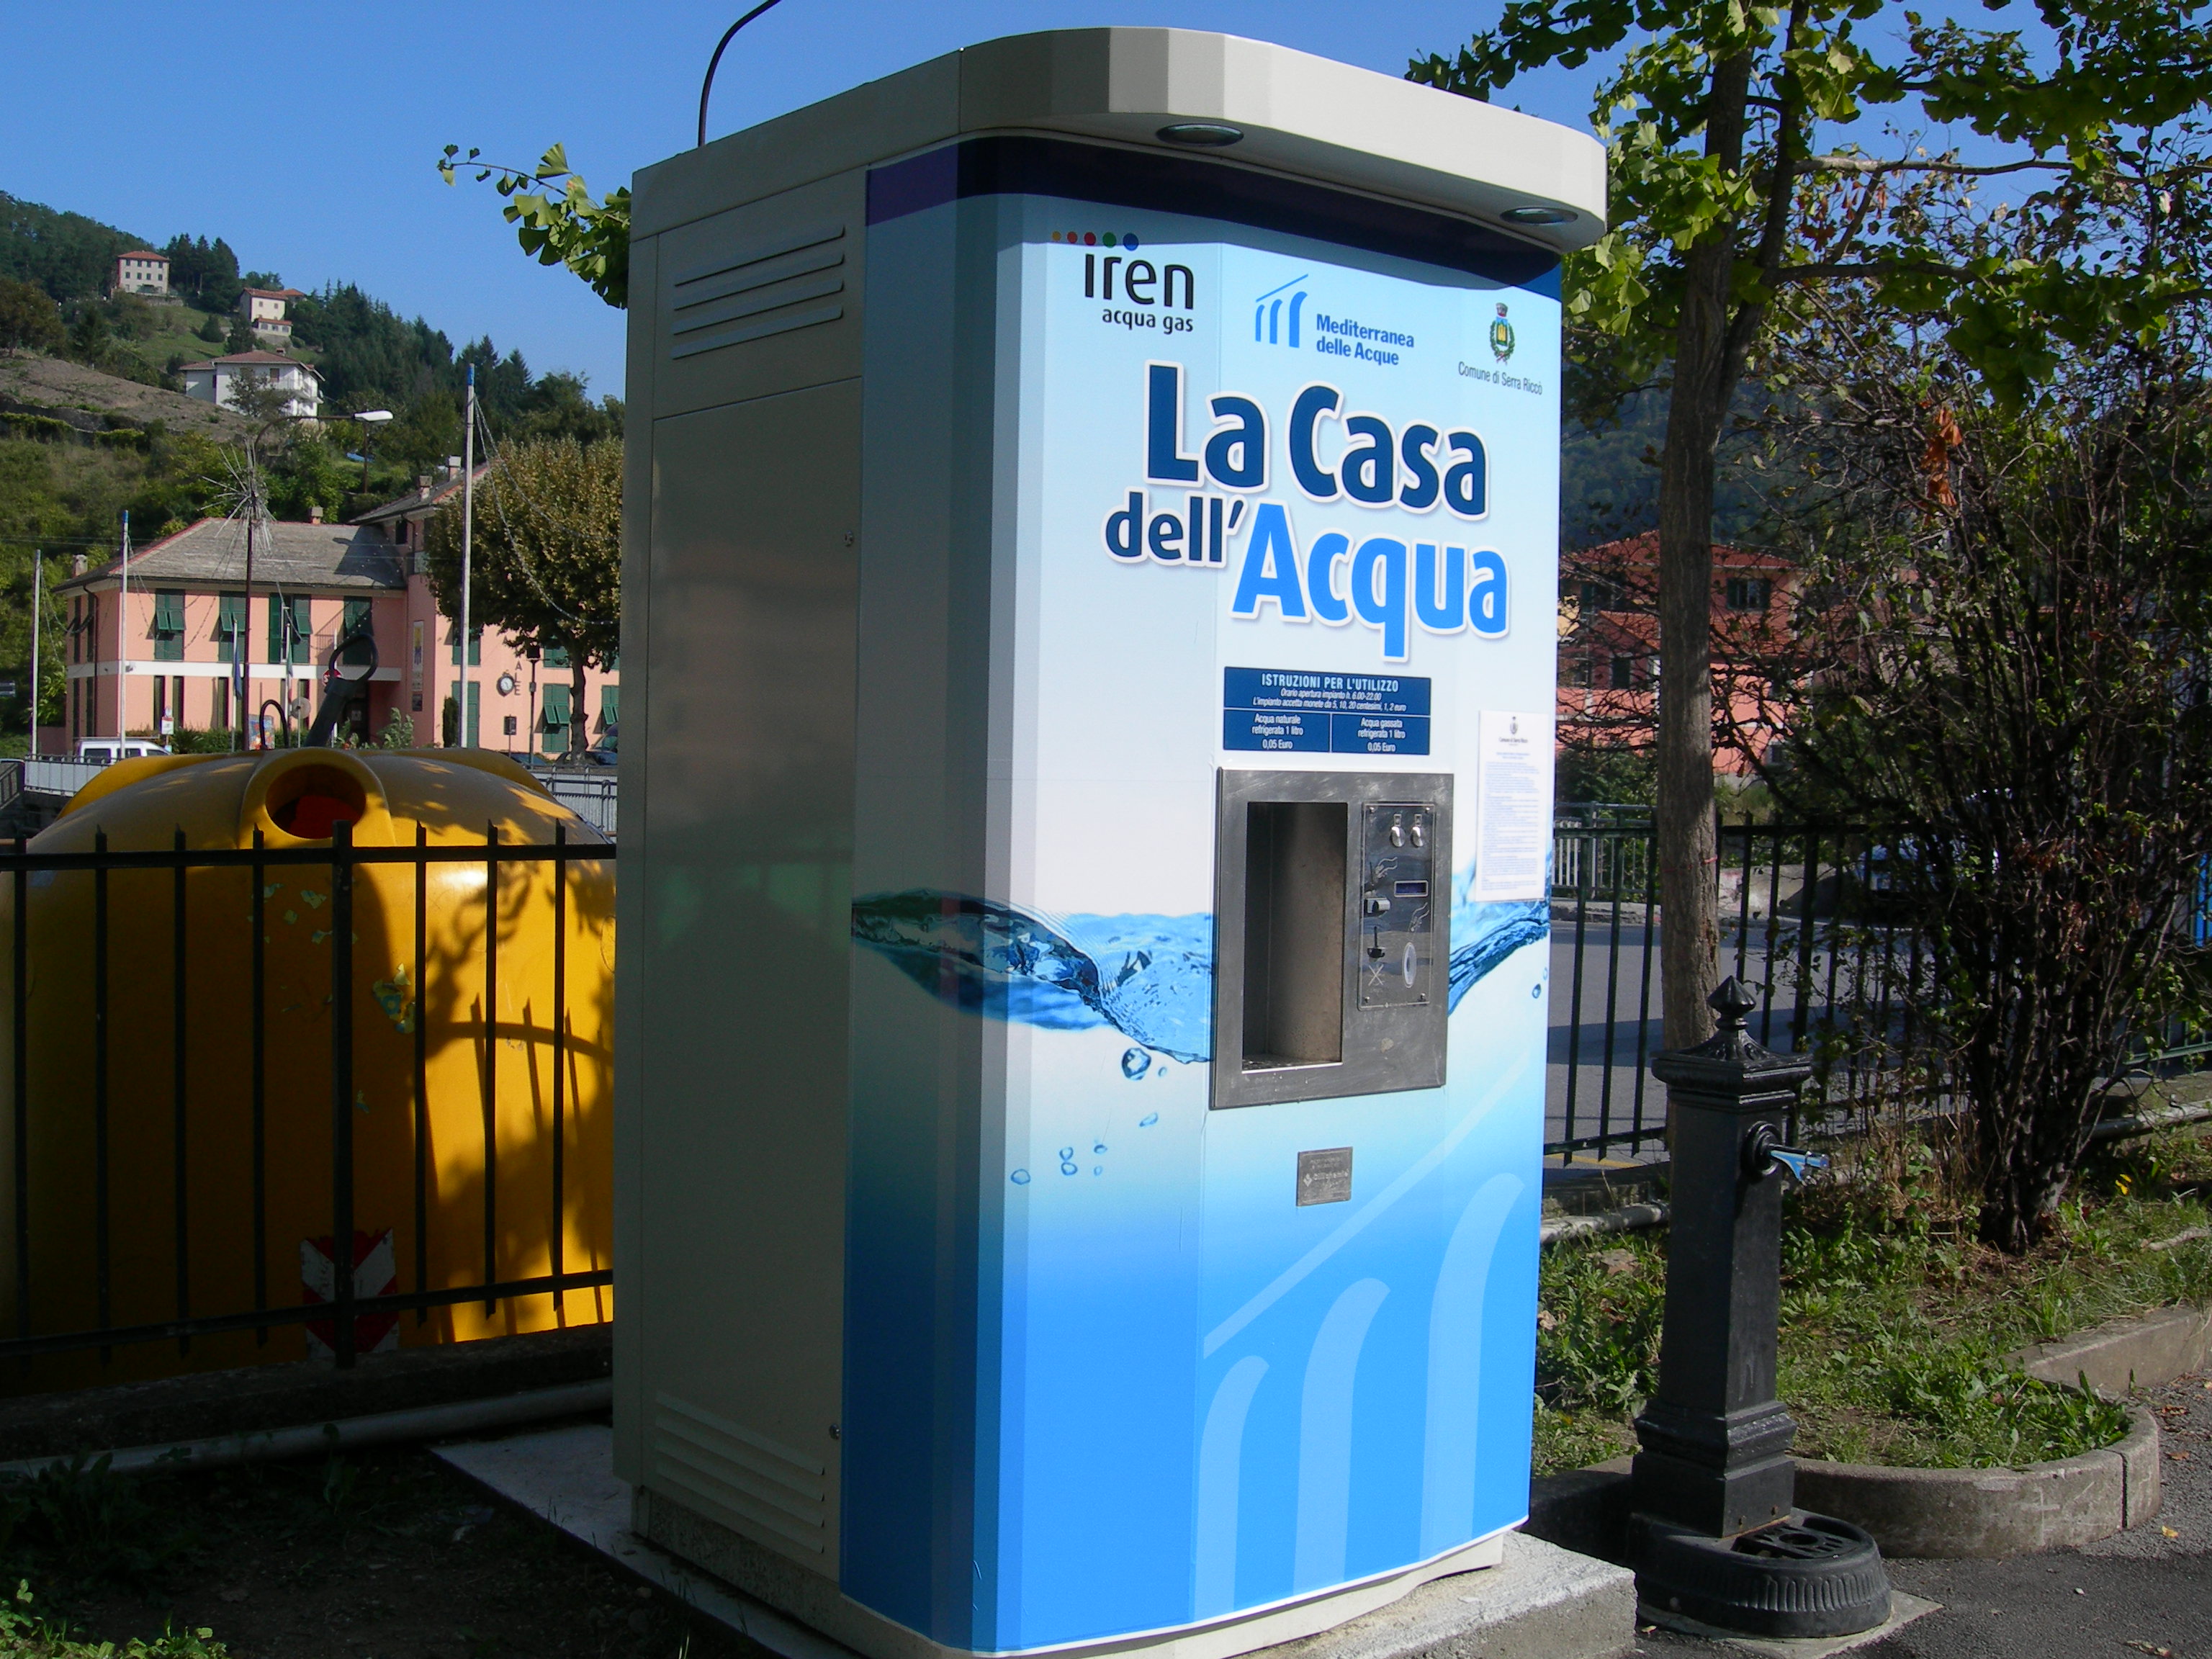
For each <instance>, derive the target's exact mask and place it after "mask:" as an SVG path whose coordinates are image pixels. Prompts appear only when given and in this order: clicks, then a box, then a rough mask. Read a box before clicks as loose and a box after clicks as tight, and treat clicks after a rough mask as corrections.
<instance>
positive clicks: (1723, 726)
mask: <svg viewBox="0 0 2212 1659" xmlns="http://www.w3.org/2000/svg"><path fill="white" fill-rule="evenodd" d="M1797 575H1798V572H1797V570H1796V567H1795V566H1793V565H1791V564H1790V562H1788V561H1787V560H1784V559H1782V558H1779V557H1777V556H1775V555H1773V554H1771V553H1761V552H1757V551H1754V550H1751V549H1748V548H1740V547H1725V546H1716V547H1715V548H1714V549H1713V592H1712V624H1713V633H1712V653H1713V764H1714V766H1715V768H1716V769H1718V770H1721V771H1724V772H1729V773H1735V774H1742V773H1747V772H1749V771H1750V770H1751V769H1752V762H1753V758H1754V757H1756V758H1761V759H1763V758H1765V756H1766V755H1767V753H1768V751H1769V750H1771V747H1772V745H1773V744H1774V743H1775V741H1776V738H1777V736H1778V727H1779V725H1780V717H1781V713H1782V708H1783V704H1784V694H1783V693H1782V692H1781V690H1779V689H1778V687H1777V686H1776V685H1775V684H1773V681H1772V678H1771V675H1772V669H1773V664H1774V661H1775V659H1776V657H1777V655H1778V650H1779V647H1781V645H1782V644H1783V642H1784V633H1785V630H1786V629H1788V628H1789V625H1790V620H1789V619H1790V606H1791V605H1792V603H1793V602H1794V599H1795V595H1796V580H1797ZM1658 592H1659V537H1658V533H1657V532H1656V531H1654V532H1645V533H1644V534H1643V535H1640V536H1631V537H1627V538H1623V539H1622V540H1620V541H1613V542H1607V543H1604V544H1601V545H1599V546H1596V547H1591V548H1585V549H1583V550H1582V551H1580V552H1577V553H1571V554H1568V555H1566V556H1564V557H1563V558H1562V559H1561V560H1560V562H1559V699H1558V703H1557V709H1558V716H1559V718H1558V732H1559V747H1560V748H1562V749H1568V748H1580V749H1585V750H1588V749H1607V748H1648V747H1649V746H1650V743H1651V741H1652V737H1653V734H1654V732H1655V730H1656V725H1657V720H1658V709H1659V617H1658V603H1657V600H1658Z"/></svg>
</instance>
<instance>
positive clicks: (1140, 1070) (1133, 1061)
mask: <svg viewBox="0 0 2212 1659" xmlns="http://www.w3.org/2000/svg"><path fill="white" fill-rule="evenodd" d="M1151 1069H1152V1056H1151V1055H1150V1054H1146V1052H1145V1051H1144V1050H1143V1049H1142V1048H1129V1049H1126V1050H1124V1051H1123V1053H1122V1055H1121V1075H1122V1076H1123V1077H1125V1078H1127V1079H1129V1081H1130V1082H1132V1083H1134V1082H1135V1081H1136V1080H1137V1079H1139V1078H1140V1077H1142V1076H1144V1074H1145V1073H1146V1072H1148V1071H1150V1070H1151Z"/></svg>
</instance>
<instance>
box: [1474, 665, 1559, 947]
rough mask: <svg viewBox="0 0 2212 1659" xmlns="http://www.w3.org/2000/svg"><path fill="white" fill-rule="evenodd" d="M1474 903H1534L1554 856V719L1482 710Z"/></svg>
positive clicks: (1475, 840) (1542, 895)
mask: <svg viewBox="0 0 2212 1659" xmlns="http://www.w3.org/2000/svg"><path fill="white" fill-rule="evenodd" d="M1481 732H1482V746H1481V752H1480V756H1479V757H1478V758H1477V768H1478V769H1477V772H1476V775H1475V818H1474V899H1475V902H1477V903H1492V902H1498V901H1501V900H1511V899H1541V898H1542V897H1544V896H1545V895H1546V891H1547V889H1546V884H1545V883H1546V870H1545V866H1546V865H1547V863H1548V862H1549V861H1550V859H1551V854H1552V717H1551V716H1550V715H1549V714H1507V713H1502V712H1500V711H1498V710H1497V709H1492V708H1486V709H1484V710H1483V711H1482V727H1481Z"/></svg>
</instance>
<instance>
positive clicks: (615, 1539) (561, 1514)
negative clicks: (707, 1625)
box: [431, 1423, 858, 1659]
mask: <svg viewBox="0 0 2212 1659" xmlns="http://www.w3.org/2000/svg"><path fill="white" fill-rule="evenodd" d="M614 1444H615V1443H614V1431H613V1430H612V1429H611V1428H609V1427H608V1426H607V1425H605V1424H603V1423H580V1424H576V1425H571V1426H569V1427H566V1428H558V1429H548V1430H544V1431H540V1432H538V1433H536V1434H518V1435H511V1436H509V1437H507V1438H506V1439H503V1440H472V1441H466V1442H463V1443H459V1444H458V1445H450V1446H433V1447H432V1448H431V1452H432V1455H435V1456H436V1457H438V1458H440V1459H441V1460H442V1461H443V1462H446V1463H447V1464H449V1465H451V1466H452V1467H453V1468H456V1469H459V1471H460V1472H461V1473H462V1474H465V1475H467V1476H468V1477H469V1478H470V1479H471V1480H476V1481H478V1482H480V1483H481V1484H482V1485H483V1486H488V1487H489V1488H490V1489H491V1491H492V1492H495V1493H496V1494H497V1495H498V1496H499V1497H501V1498H506V1499H507V1500H508V1501H509V1502H510V1503H513V1504H519V1505H520V1506H521V1507H522V1508H524V1509H526V1510H530V1511H531V1512H532V1514H534V1515H536V1516H539V1517H540V1518H541V1519H543V1520H546V1521H550V1522H552V1523H553V1524H554V1525H555V1526H556V1527H558V1528H560V1529H561V1530H562V1532H565V1533H567V1534H568V1535H569V1536H570V1537H571V1538H574V1539H575V1540H576V1541H578V1542H579V1543H582V1544H586V1545H589V1546H590V1547H592V1549H595V1550H597V1551H598V1552H599V1553H600V1554H602V1555H604V1556H605V1557H607V1559H609V1560H611V1561H612V1562H613V1563H614V1564H615V1565H617V1566H620V1567H624V1568H627V1569H628V1570H629V1571H631V1572H634V1573H635V1574H636V1575H637V1576H638V1577H641V1578H642V1579H644V1580H645V1582H646V1583H648V1584H651V1585H652V1586H653V1588H654V1589H661V1590H665V1591H666V1592H667V1593H668V1594H669V1595H672V1596H674V1597H675V1598H676V1599H677V1600H678V1601H681V1602H683V1603H684V1606H686V1607H690V1608H692V1609H693V1610H695V1611H696V1612H698V1613H703V1614H704V1615H705V1616H707V1617H708V1618H709V1619H712V1620H715V1621H716V1622H717V1623H719V1624H722V1625H726V1626H729V1628H730V1629H732V1630H733V1631H736V1632H738V1634H739V1635H741V1636H747V1637H750V1638H752V1639H753V1640H754V1641H756V1642H757V1643H759V1644H761V1645H762V1646H763V1647H764V1648H766V1649H767V1650H769V1652H771V1653H774V1654H778V1655H781V1659H858V1656H856V1655H855V1654H854V1652H853V1650H851V1649H850V1648H848V1647H847V1646H845V1645H844V1644H842V1643H840V1642H833V1641H831V1640H830V1639H829V1638H828V1637H826V1636H823V1635H820V1634H818V1633H817V1632H814V1631H811V1630H809V1629H807V1628H806V1626H804V1625H801V1624H799V1623H798V1622H796V1621H795V1620H790V1619H787V1618H785V1617H784V1616H783V1615H782V1614H781V1613H778V1612H776V1611H775V1609H774V1608H773V1607H769V1606H767V1605H766V1604H764V1603H763V1602H760V1601H755V1600H754V1599H753V1598H752V1597H751V1596H750V1595H744V1594H743V1593H742V1592H740V1591H738V1590H733V1589H731V1588H730V1587H729V1586H728V1585H726V1584H724V1583H720V1582H718V1581H717V1580H715V1579H713V1578H709V1577H707V1576H706V1575H705V1574H703V1573H700V1572H696V1571H693V1570H692V1569H691V1568H690V1567H688V1566H686V1565H684V1563H682V1562H681V1561H678V1559H676V1558H675V1557H674V1556H672V1555H667V1554H664V1553H662V1552H660V1551H659V1550H657V1549H655V1548H653V1546H652V1545H650V1544H648V1543H647V1542H646V1541H644V1540H643V1539H641V1538H639V1537H637V1536H636V1535H635V1534H633V1533H632V1532H631V1531H630V1529H629V1481H627V1480H617V1478H616V1475H615V1458H614Z"/></svg>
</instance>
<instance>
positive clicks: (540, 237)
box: [438, 144, 629, 311]
mask: <svg viewBox="0 0 2212 1659" xmlns="http://www.w3.org/2000/svg"><path fill="white" fill-rule="evenodd" d="M481 155H483V152H482V151H481V150H475V149H471V151H470V152H469V153H468V154H467V155H462V154H461V147H460V146H459V144H448V145H447V146H446V149H445V154H444V155H442V156H441V157H440V158H439V161H438V176H439V177H441V179H444V180H445V181H446V182H447V184H449V185H450V184H453V182H455V179H456V178H457V176H458V173H459V169H461V168H463V167H473V168H475V169H476V175H477V183H478V184H483V182H484V181H485V180H486V179H489V180H490V181H491V186H492V188H493V189H494V190H496V191H498V192H499V193H500V194H501V196H503V197H506V198H507V205H506V206H505V207H504V208H502V209H501V210H500V214H501V217H502V218H504V219H505V220H506V221H507V223H509V224H511V225H513V227H514V235H515V240H517V241H519V242H520V243H521V244H522V251H523V252H525V253H527V254H529V255H530V256H531V257H532V258H534V259H536V260H537V261H538V264H541V265H566V266H567V267H568V269H569V270H571V271H573V272H574V273H575V275H576V276H578V277H580V279H582V281H583V282H584V283H586V285H587V286H588V287H589V288H590V289H591V290H592V293H594V294H596V295H599V298H601V299H602V300H604V301H606V302H607V303H608V304H609V305H611V306H612V307H615V308H616V309H617V310H618V311H619V310H621V309H623V307H627V306H628V305H629V185H623V187H622V188H621V189H619V190H615V191H609V192H608V194H607V197H606V199H605V201H600V200H598V199H596V198H595V197H593V196H592V192H591V189H590V187H589V186H588V185H586V184H585V183H584V179H583V176H582V175H581V174H580V173H572V172H570V171H569V169H568V151H567V150H566V149H563V148H562V146H561V145H559V144H556V145H554V146H553V148H552V149H549V150H547V151H546V152H545V154H544V155H541V156H539V157H538V165H537V166H536V167H532V168H529V169H524V168H521V167H504V166H501V164H499V163H498V162H495V161H480V160H479V159H478V158H479V157H480V156H481Z"/></svg>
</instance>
